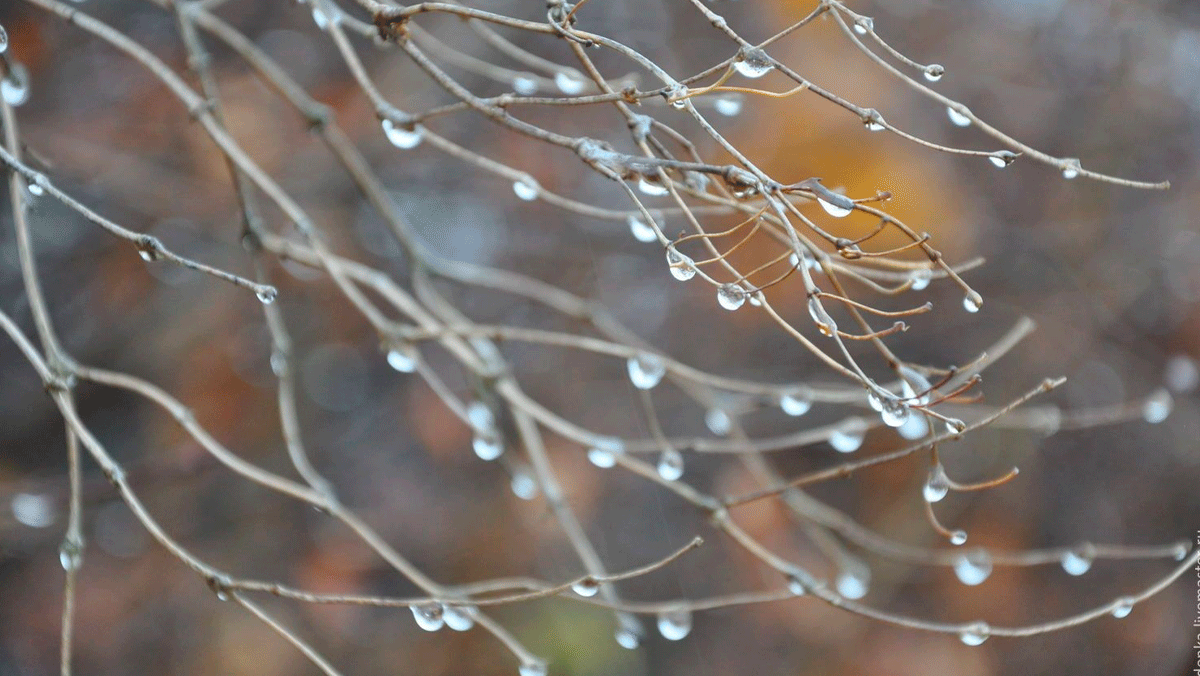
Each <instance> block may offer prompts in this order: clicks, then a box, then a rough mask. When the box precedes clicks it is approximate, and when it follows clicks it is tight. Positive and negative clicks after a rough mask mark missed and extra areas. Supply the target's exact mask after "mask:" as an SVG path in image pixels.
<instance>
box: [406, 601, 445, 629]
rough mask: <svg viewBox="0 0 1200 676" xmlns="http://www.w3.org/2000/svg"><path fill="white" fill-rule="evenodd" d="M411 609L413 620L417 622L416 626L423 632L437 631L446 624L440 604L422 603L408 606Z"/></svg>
mask: <svg viewBox="0 0 1200 676" xmlns="http://www.w3.org/2000/svg"><path fill="white" fill-rule="evenodd" d="M410 608H411V609H412V614H413V619H414V620H416V621H417V626H418V627H420V628H422V629H424V630H425V631H437V630H438V629H441V628H442V626H443V625H444V624H446V619H445V617H444V616H443V615H442V604H440V603H422V604H421V605H417V606H410Z"/></svg>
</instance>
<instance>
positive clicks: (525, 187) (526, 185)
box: [512, 177, 540, 202]
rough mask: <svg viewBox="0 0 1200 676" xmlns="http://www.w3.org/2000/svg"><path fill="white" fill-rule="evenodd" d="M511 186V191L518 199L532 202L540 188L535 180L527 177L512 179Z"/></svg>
mask: <svg viewBox="0 0 1200 676" xmlns="http://www.w3.org/2000/svg"><path fill="white" fill-rule="evenodd" d="M512 188H513V193H514V194H515V195H516V196H517V197H518V198H519V199H522V200H525V201H526V202H532V201H533V200H535V199H537V196H538V191H539V190H540V188H539V187H538V184H537V181H535V180H533V179H532V178H528V177H526V178H523V179H521V180H519V181H514V182H513V186H512Z"/></svg>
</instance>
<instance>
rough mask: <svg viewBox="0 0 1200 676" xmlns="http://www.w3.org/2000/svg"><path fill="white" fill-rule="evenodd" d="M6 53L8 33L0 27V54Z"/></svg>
mask: <svg viewBox="0 0 1200 676" xmlns="http://www.w3.org/2000/svg"><path fill="white" fill-rule="evenodd" d="M7 51H8V33H6V32H5V31H4V26H0V54H3V53H4V52H7Z"/></svg>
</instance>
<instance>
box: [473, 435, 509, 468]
mask: <svg viewBox="0 0 1200 676" xmlns="http://www.w3.org/2000/svg"><path fill="white" fill-rule="evenodd" d="M471 448H472V449H474V451H475V455H477V456H479V459H480V460H487V461H491V460H495V459H496V458H499V457H500V455H501V454H503V453H504V444H503V443H502V442H501V441H500V435H499V434H496V432H494V431H492V430H481V431H478V432H476V433H475V438H474V439H472V440H471Z"/></svg>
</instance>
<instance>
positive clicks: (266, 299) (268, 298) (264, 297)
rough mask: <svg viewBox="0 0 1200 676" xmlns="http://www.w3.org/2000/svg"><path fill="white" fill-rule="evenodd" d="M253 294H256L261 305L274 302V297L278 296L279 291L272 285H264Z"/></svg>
mask: <svg viewBox="0 0 1200 676" xmlns="http://www.w3.org/2000/svg"><path fill="white" fill-rule="evenodd" d="M254 295H255V296H258V302H260V303H262V304H263V305H270V304H271V303H274V302H275V299H276V298H278V297H279V291H278V289H276V288H275V287H273V286H264V287H261V288H260V289H259V290H258V291H256V292H255V293H254Z"/></svg>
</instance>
